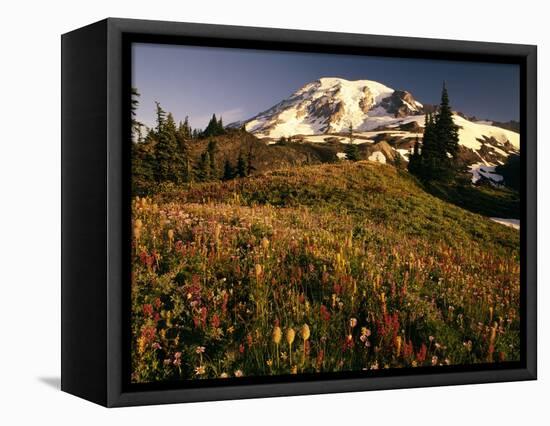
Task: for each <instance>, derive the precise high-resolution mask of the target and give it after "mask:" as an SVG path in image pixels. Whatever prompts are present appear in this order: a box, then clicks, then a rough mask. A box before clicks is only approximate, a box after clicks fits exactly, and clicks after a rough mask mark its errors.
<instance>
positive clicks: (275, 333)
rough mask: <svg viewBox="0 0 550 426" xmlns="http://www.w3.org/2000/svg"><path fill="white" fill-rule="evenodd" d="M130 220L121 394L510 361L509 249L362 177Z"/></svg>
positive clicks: (514, 245)
mask: <svg viewBox="0 0 550 426" xmlns="http://www.w3.org/2000/svg"><path fill="white" fill-rule="evenodd" d="M132 209H133V219H134V222H133V226H134V238H133V273H132V333H133V343H132V380H133V381H134V382H138V383H143V382H152V381H162V380H184V379H203V378H223V377H229V376H231V377H233V376H236V377H240V376H261V375H277V374H293V373H306V372H307V373H316V372H337V371H350V370H353V371H357V370H363V369H378V368H401V367H416V366H430V365H434V366H435V365H448V364H472V363H486V362H503V361H509V360H518V359H519V350H520V342H519V233H518V232H517V231H516V230H513V229H510V228H507V227H504V226H502V225H499V224H496V223H493V222H492V221H490V220H488V219H487V218H485V217H482V216H479V215H477V214H474V213H470V212H468V211H466V210H464V209H461V208H459V207H456V206H454V205H452V204H450V203H447V202H444V201H442V200H440V199H439V198H437V197H434V196H432V195H430V194H428V193H427V192H425V191H424V190H423V189H422V188H421V187H420V186H419V184H418V183H417V182H416V180H415V179H413V178H411V177H410V176H409V175H408V173H406V172H403V171H399V170H397V169H396V168H394V167H391V166H385V165H379V164H376V163H371V162H358V163H349V162H342V163H338V164H325V165H315V166H303V167H296V168H289V169H283V170H278V171H272V172H268V173H265V174H262V175H259V176H256V177H251V178H245V179H236V180H232V181H228V182H216V183H203V184H193V185H188V186H185V187H179V188H176V187H170V186H166V187H163V188H161V189H159V191H158V192H157V193H156V194H154V195H151V196H150V197H148V198H139V197H136V198H135V199H134V200H133V204H132Z"/></svg>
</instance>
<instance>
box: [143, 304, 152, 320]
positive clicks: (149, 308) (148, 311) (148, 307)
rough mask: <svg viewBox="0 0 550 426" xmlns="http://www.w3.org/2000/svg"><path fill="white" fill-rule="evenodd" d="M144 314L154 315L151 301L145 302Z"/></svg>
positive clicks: (147, 315)
mask: <svg viewBox="0 0 550 426" xmlns="http://www.w3.org/2000/svg"><path fill="white" fill-rule="evenodd" d="M142 310H143V315H144V316H146V317H151V316H152V315H153V305H151V304H150V303H145V304H144V305H143V307H142Z"/></svg>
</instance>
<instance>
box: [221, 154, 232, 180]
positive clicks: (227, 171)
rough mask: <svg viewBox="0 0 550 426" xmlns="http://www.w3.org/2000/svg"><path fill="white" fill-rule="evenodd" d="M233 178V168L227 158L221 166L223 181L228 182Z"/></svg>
mask: <svg viewBox="0 0 550 426" xmlns="http://www.w3.org/2000/svg"><path fill="white" fill-rule="evenodd" d="M234 177H235V170H233V166H232V165H231V162H230V161H229V159H228V158H226V159H225V163H224V165H223V178H222V179H223V180H230V179H233V178H234Z"/></svg>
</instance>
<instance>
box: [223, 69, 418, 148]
mask: <svg viewBox="0 0 550 426" xmlns="http://www.w3.org/2000/svg"><path fill="white" fill-rule="evenodd" d="M422 108H423V106H422V104H421V103H420V102H417V101H416V100H415V99H414V98H413V97H412V95H411V94H410V93H408V92H405V91H396V90H394V89H391V88H389V87H387V86H384V85H383V84H381V83H378V82H376V81H370V80H357V81H349V80H345V79H343V78H321V79H319V80H316V81H314V82H311V83H308V84H306V85H305V86H303V87H302V88H301V89H299V90H298V91H297V92H295V93H293V94H292V95H291V96H290V97H289V98H288V99H285V100H283V101H281V102H279V103H278V104H277V105H275V106H273V107H271V108H269V109H268V110H266V111H264V112H261V113H259V114H258V115H256V116H254V117H252V118H251V119H249V120H247V121H245V122H244V123H234V125H235V126H236V125H243V124H244V125H245V127H246V130H247V131H249V132H251V133H254V134H255V135H256V136H258V137H269V138H279V137H281V136H285V137H286V136H294V135H312V134H323V133H338V132H342V131H345V130H346V129H348V128H349V126H350V124H351V125H352V126H353V128H354V129H356V130H370V129H374V128H376V127H378V126H379V125H380V124H383V123H384V121H385V120H384V119H385V118H386V117H405V116H409V115H413V114H420V113H422Z"/></svg>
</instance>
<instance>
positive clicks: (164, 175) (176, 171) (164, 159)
mask: <svg viewBox="0 0 550 426" xmlns="http://www.w3.org/2000/svg"><path fill="white" fill-rule="evenodd" d="M159 108H160V107H159ZM161 123H162V124H161V126H160V132H159V133H158V135H157V138H158V143H157V146H156V163H157V164H156V166H157V167H156V177H157V181H158V182H164V181H170V182H175V183H178V182H181V180H182V178H183V164H184V163H183V156H182V152H181V147H180V146H179V145H178V140H177V135H176V123H175V122H174V117H173V116H172V114H168V116H167V118H166V119H165V120H163V121H162V122H161Z"/></svg>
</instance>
